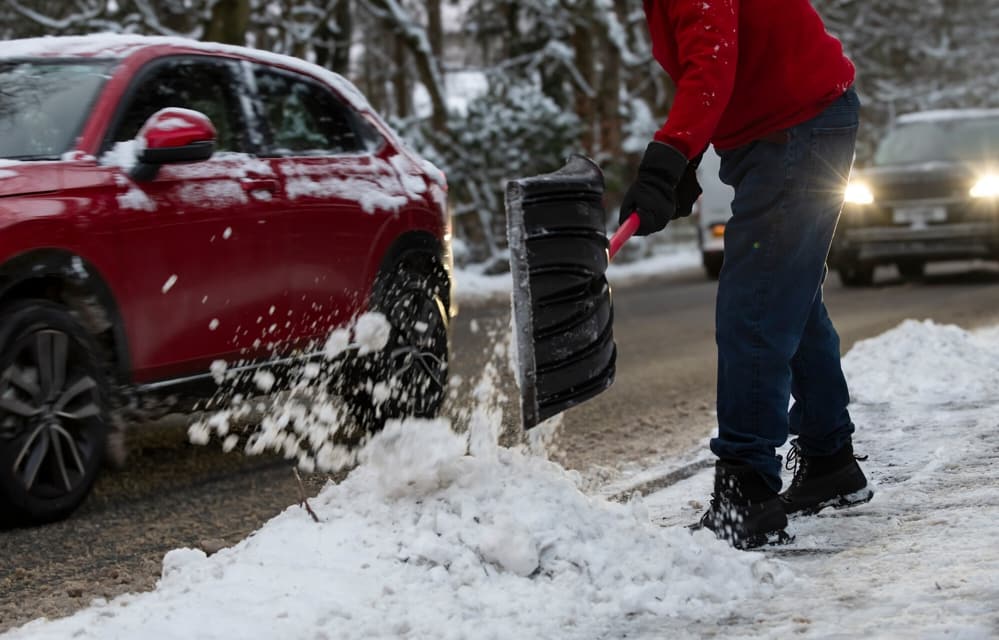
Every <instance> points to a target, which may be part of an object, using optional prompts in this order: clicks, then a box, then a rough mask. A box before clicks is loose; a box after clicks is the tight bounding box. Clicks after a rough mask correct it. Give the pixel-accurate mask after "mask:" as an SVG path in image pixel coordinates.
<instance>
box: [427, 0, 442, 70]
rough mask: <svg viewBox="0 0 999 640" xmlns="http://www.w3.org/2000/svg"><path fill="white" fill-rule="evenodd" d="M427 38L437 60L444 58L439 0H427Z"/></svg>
mask: <svg viewBox="0 0 999 640" xmlns="http://www.w3.org/2000/svg"><path fill="white" fill-rule="evenodd" d="M427 38H428V39H429V40H430V50H431V51H433V53H434V57H435V58H437V59H438V60H442V59H443V58H444V19H443V16H442V15H441V0H427Z"/></svg>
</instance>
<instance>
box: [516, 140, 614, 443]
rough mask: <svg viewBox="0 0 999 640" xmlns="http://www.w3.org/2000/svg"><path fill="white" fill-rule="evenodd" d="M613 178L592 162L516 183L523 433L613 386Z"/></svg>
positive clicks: (574, 162)
mask: <svg viewBox="0 0 999 640" xmlns="http://www.w3.org/2000/svg"><path fill="white" fill-rule="evenodd" d="M603 192H604V180H603V174H602V173H601V171H600V168H599V167H598V166H597V165H596V164H595V163H594V162H593V161H591V160H590V159H589V158H586V157H585V156H582V155H574V156H572V157H571V158H569V161H568V162H567V163H566V165H565V167H563V168H562V169H560V170H558V171H556V172H554V173H549V174H545V175H541V176H534V177H530V178H521V179H519V180H513V181H511V182H509V183H508V184H507V191H506V209H507V234H508V238H509V244H510V270H511V272H512V273H513V319H514V337H515V340H516V349H515V351H516V354H517V363H516V367H515V369H516V371H517V374H518V380H517V382H518V385H519V386H520V394H521V415H522V418H523V423H524V429H530V428H531V427H534V426H536V425H537V424H538V423H540V422H542V421H544V420H546V419H548V418H550V417H552V416H554V415H556V414H558V413H561V412H562V411H565V410H566V409H568V408H569V407H572V406H574V405H577V404H579V403H581V402H583V401H585V400H588V399H590V398H592V397H593V396H595V395H597V394H599V393H600V392H601V391H603V390H605V389H607V388H608V387H610V386H611V384H612V383H613V382H614V372H615V360H616V357H617V350H616V347H615V345H614V337H613V332H612V330H611V328H612V324H613V316H614V313H613V307H612V305H611V294H610V287H608V285H607V279H606V277H605V272H606V270H607V260H608V259H607V236H606V235H605V234H604V216H605V213H604V208H603V203H602V199H603Z"/></svg>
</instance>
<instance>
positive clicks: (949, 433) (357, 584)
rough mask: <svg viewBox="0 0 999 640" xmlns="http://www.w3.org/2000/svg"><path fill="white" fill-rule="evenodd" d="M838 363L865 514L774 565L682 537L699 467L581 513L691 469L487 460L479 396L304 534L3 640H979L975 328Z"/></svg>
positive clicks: (984, 450) (404, 441)
mask: <svg viewBox="0 0 999 640" xmlns="http://www.w3.org/2000/svg"><path fill="white" fill-rule="evenodd" d="M845 366H846V368H847V372H848V375H849V379H850V381H851V384H852V386H853V390H854V395H855V397H856V402H855V404H854V407H853V413H854V418H855V421H856V422H857V424H858V428H859V429H858V434H857V438H856V443H857V449H858V451H859V452H862V453H866V454H869V455H870V459H869V461H868V462H866V463H864V467H865V469H866V470H867V472H868V474H869V476H870V478H871V479H872V480H873V482H874V483H875V484H876V487H877V495H876V496H875V498H874V500H873V501H872V502H871V503H869V504H868V505H865V506H862V507H858V508H855V509H852V510H848V511H842V512H832V513H823V514H820V515H819V516H816V517H811V518H801V519H797V520H794V521H792V525H791V530H792V532H793V533H794V534H795V535H796V536H797V539H796V541H795V542H794V544H792V545H790V546H787V547H781V548H778V549H774V550H767V551H764V552H762V553H755V552H754V553H744V552H738V551H734V550H732V549H730V548H728V547H727V546H726V545H724V544H722V543H720V542H718V541H716V540H714V539H712V538H711V537H710V535H709V534H707V533H705V532H700V533H698V534H696V535H691V534H690V533H688V532H687V531H686V530H685V529H684V528H683V525H684V524H687V523H688V522H690V521H692V520H693V519H694V518H695V516H696V515H697V513H698V509H699V507H698V506H697V505H694V504H692V502H691V501H692V500H696V501H703V500H704V499H705V498H706V497H707V495H708V491H709V484H710V471H709V470H707V469H706V468H705V469H702V470H700V471H697V472H696V473H694V474H693V475H691V476H690V477H689V478H687V479H685V480H682V481H680V482H678V483H677V484H674V485H672V486H669V487H667V488H665V489H663V490H661V491H659V492H657V493H654V494H652V495H649V496H647V497H646V498H644V499H633V500H631V501H629V502H627V503H625V504H621V503H618V502H613V501H607V500H606V499H604V498H603V497H601V495H602V494H605V493H622V492H623V493H627V490H628V483H629V482H631V483H633V484H636V483H641V482H644V481H645V480H647V479H648V477H649V476H650V474H651V475H655V474H656V473H658V474H659V475H662V474H663V473H665V472H667V471H673V470H676V469H677V468H678V467H682V466H683V465H688V466H689V465H690V464H693V466H692V467H691V468H694V469H697V468H699V467H698V465H697V463H699V462H700V463H701V464H703V461H704V456H703V454H701V453H700V452H691V454H690V455H689V456H688V457H686V458H685V459H684V460H677V461H673V462H671V463H670V465H669V466H668V467H664V468H662V469H658V470H656V469H653V470H647V471H645V472H643V473H642V474H640V475H636V476H634V477H632V478H630V479H622V480H618V481H616V484H615V486H613V487H607V488H606V490H605V491H602V492H597V493H596V494H593V495H584V494H583V493H581V492H580V491H579V490H578V489H577V485H576V482H577V480H578V477H577V476H575V475H574V474H572V473H569V472H566V471H564V470H563V469H561V468H560V467H558V466H557V465H554V464H552V463H550V462H547V461H545V460H544V459H543V458H540V457H538V456H534V455H529V454H528V453H527V452H526V451H517V450H510V449H502V448H498V447H496V446H495V444H494V442H495V437H494V433H495V431H496V426H495V425H496V424H497V419H498V416H497V414H496V409H495V406H494V405H491V404H490V402H489V401H488V395H489V394H488V393H487V392H488V390H489V380H486V381H485V384H483V385H482V386H481V387H480V390H479V391H480V396H481V398H482V400H483V403H482V406H481V407H480V410H479V411H478V412H476V413H475V414H474V415H472V416H471V418H470V425H471V427H472V428H471V434H472V435H471V438H470V440H471V443H469V442H468V440H467V439H466V438H465V437H462V436H458V435H455V434H453V433H452V432H451V430H450V428H449V425H448V424H447V423H446V422H445V421H436V422H409V423H405V424H400V425H395V426H394V427H393V428H390V429H387V430H386V431H385V432H383V434H382V435H381V436H380V437H378V438H376V439H375V440H374V441H373V442H372V444H371V445H369V447H368V448H367V449H366V450H365V452H364V454H363V456H362V464H361V465H360V466H359V467H358V468H357V469H356V470H355V471H353V472H352V473H351V475H350V476H349V477H348V478H347V479H346V480H345V481H344V482H342V483H341V484H339V485H336V486H334V485H329V486H327V487H326V488H325V489H324V490H323V491H322V492H321V493H320V494H319V495H318V496H317V497H315V498H314V499H313V500H312V506H313V508H314V509H315V510H316V511H317V513H318V515H319V517H320V519H321V522H320V523H319V524H316V523H314V522H312V520H311V519H310V518H309V516H308V515H307V514H306V512H305V511H304V510H303V509H301V508H299V507H297V506H293V507H289V508H288V509H287V510H286V511H285V512H284V513H282V514H281V515H279V516H278V517H276V518H274V519H273V520H272V521H271V522H269V523H268V524H267V525H266V526H264V527H263V528H262V529H260V530H259V531H257V532H256V533H254V534H253V535H251V536H250V537H249V538H247V539H246V540H244V541H243V542H241V543H239V544H238V545H236V546H234V547H232V548H229V549H224V550H222V551H220V552H218V553H217V554H215V555H213V556H211V557H206V556H205V555H204V554H203V553H202V552H201V551H197V550H190V549H178V550H175V551H172V552H170V553H169V554H167V556H166V557H165V558H164V562H163V577H162V579H161V580H160V582H159V584H158V586H157V589H156V590H155V591H153V592H150V593H144V594H137V595H127V596H122V597H119V598H117V599H115V600H113V601H111V602H100V601H95V602H94V604H93V605H92V606H91V607H90V608H88V609H86V610H84V611H81V612H80V613H78V614H76V615H74V616H72V617H69V618H66V619H63V620H58V621H54V622H49V621H36V622H33V623H31V624H29V625H27V626H25V627H22V628H21V629H18V630H14V631H12V632H10V633H9V634H7V635H6V636H4V638H70V637H73V638H136V637H143V638H184V639H187V638H192V637H197V638H309V639H313V638H315V639H322V638H328V639H333V638H420V639H422V638H430V637H435V638H445V639H446V638H476V639H477V638H511V639H514V638H516V639H520V638H559V639H562V638H570V639H572V638H585V639H591V638H592V639H598V638H623V637H628V638H648V639H652V638H665V637H669V638H685V637H705V636H709V637H710V636H716V637H725V638H738V637H747V638H748V637H754V638H755V637H763V638H785V637H788V635H789V634H793V635H798V636H805V637H842V638H855V637H862V636H869V637H878V638H885V637H887V638H913V637H921V638H937V637H960V638H994V637H997V636H999V528H997V526H996V525H997V523H999V329H993V330H987V331H984V332H980V333H975V334H971V333H967V332H965V331H963V330H961V329H958V328H956V327H948V326H938V325H934V324H932V323H918V322H914V321H907V322H906V323H904V324H903V325H901V326H900V327H898V328H896V329H894V330H892V331H890V332H888V333H887V334H885V335H883V336H880V337H878V338H874V339H871V340H868V341H864V342H861V343H858V344H857V345H856V346H855V348H854V349H853V350H852V351H851V353H850V354H849V356H848V357H847V358H846V361H845ZM488 369H489V367H487V370H488ZM469 449H470V450H471V453H472V454H473V455H466V451H467V450H469ZM681 475H683V474H681Z"/></svg>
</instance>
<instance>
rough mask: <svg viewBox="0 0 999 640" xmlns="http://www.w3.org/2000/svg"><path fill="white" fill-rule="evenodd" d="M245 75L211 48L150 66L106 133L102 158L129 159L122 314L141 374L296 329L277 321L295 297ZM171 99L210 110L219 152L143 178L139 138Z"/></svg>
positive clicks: (191, 369)
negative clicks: (137, 158) (240, 81)
mask: <svg viewBox="0 0 999 640" xmlns="http://www.w3.org/2000/svg"><path fill="white" fill-rule="evenodd" d="M237 72H238V63H236V62H235V61H229V60H226V59H221V58H212V57H207V56H179V57H170V58H165V59H160V60H158V61H156V62H154V63H152V64H150V65H147V66H146V67H144V68H143V70H142V71H140V73H139V74H138V75H137V77H136V79H135V80H134V81H133V83H132V85H131V87H130V89H129V90H128V91H127V92H126V93H125V97H124V98H123V101H122V103H121V104H120V105H119V109H118V112H117V114H116V116H115V119H114V121H113V124H112V126H111V128H110V131H109V135H108V136H107V138H106V140H107V142H106V146H107V147H108V149H109V150H108V152H107V153H106V154H104V156H103V158H102V160H103V161H104V162H106V163H110V164H115V165H117V166H118V167H119V170H118V173H117V175H116V176H115V179H116V181H117V183H118V185H119V194H118V197H117V218H118V224H117V244H118V247H117V249H118V255H119V259H120V260H121V263H122V266H123V267H124V269H123V271H124V272H126V273H127V276H126V278H125V282H124V295H123V296H122V300H123V302H122V306H123V309H122V312H123V314H124V318H125V326H126V329H127V333H128V341H129V347H130V349H131V351H132V360H133V366H134V370H135V377H136V379H137V381H138V382H144V381H149V380H161V379H164V378H170V377H176V376H185V375H191V374H197V373H203V372H205V371H207V370H208V368H209V366H210V364H211V362H212V361H214V360H216V359H225V360H229V361H232V360H237V359H244V358H251V359H252V358H260V357H263V356H265V355H267V354H268V353H269V352H270V351H272V350H274V349H276V348H277V345H279V344H280V343H281V341H282V340H283V338H284V337H285V334H284V333H283V329H282V328H281V327H275V325H276V323H275V322H274V321H273V319H272V318H273V316H275V315H276V314H277V313H278V312H279V310H280V309H282V308H287V300H288V277H287V276H288V272H287V270H286V269H285V268H284V260H283V258H284V236H283V230H284V227H283V221H282V218H281V216H280V215H278V213H279V209H278V208H277V206H276V200H275V198H274V195H275V192H276V191H277V189H278V184H279V183H278V180H277V178H276V177H275V176H274V175H273V172H272V170H271V167H270V165H269V164H268V163H267V162H262V161H259V160H257V159H256V158H255V157H254V156H252V155H251V154H250V151H252V148H251V145H250V142H249V139H250V136H249V135H248V131H249V127H250V125H251V121H250V120H251V118H252V115H251V114H249V113H247V112H246V110H245V109H244V107H243V105H244V104H246V101H245V100H243V99H242V98H241V96H240V95H239V94H238V92H237V90H236V83H235V80H234V78H235V76H234V74H235V73H237ZM165 107H181V108H187V109H193V110H196V111H200V112H202V113H204V114H205V115H207V116H208V117H209V119H210V120H211V121H212V123H213V124H214V126H215V128H216V129H217V132H218V136H217V148H216V152H215V154H214V155H213V157H212V158H211V159H209V160H207V161H204V162H199V163H194V164H181V165H163V166H162V167H160V169H159V171H158V173H157V174H156V176H155V178H153V179H152V180H148V181H140V180H137V179H132V178H131V177H129V174H128V171H127V168H128V166H129V164H130V163H131V162H132V161H134V149H133V146H134V143H133V142H131V141H132V140H133V139H134V138H135V136H136V133H137V132H138V130H139V129H140V128H141V127H142V125H143V123H144V122H145V121H146V119H147V118H148V117H149V116H150V115H152V114H153V113H155V112H156V111H158V110H160V109H162V108H165ZM272 327H273V328H272Z"/></svg>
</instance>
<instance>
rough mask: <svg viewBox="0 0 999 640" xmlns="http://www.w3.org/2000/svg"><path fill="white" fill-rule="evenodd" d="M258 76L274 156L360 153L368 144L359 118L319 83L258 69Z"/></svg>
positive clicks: (257, 81) (270, 150)
mask: <svg viewBox="0 0 999 640" xmlns="http://www.w3.org/2000/svg"><path fill="white" fill-rule="evenodd" d="M254 76H255V79H256V84H257V93H258V95H259V97H260V101H261V103H262V106H263V112H264V118H265V119H266V121H267V124H268V126H269V128H270V133H271V140H270V143H269V145H268V147H269V149H268V151H269V152H270V153H271V154H273V155H336V154H346V153H358V152H360V151H363V150H366V148H367V144H366V143H365V141H363V140H362V139H361V136H360V135H358V131H357V127H356V120H357V116H356V115H355V114H353V112H351V111H350V109H349V108H348V107H347V106H346V105H344V104H343V103H342V102H340V100H339V99H337V97H336V96H334V95H333V94H332V93H331V92H330V91H329V90H328V89H326V88H325V87H322V86H320V85H319V84H317V83H314V82H310V81H308V80H305V79H299V78H296V77H294V76H292V75H290V74H287V73H281V72H279V71H274V70H270V69H266V68H263V67H256V69H255V71H254Z"/></svg>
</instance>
